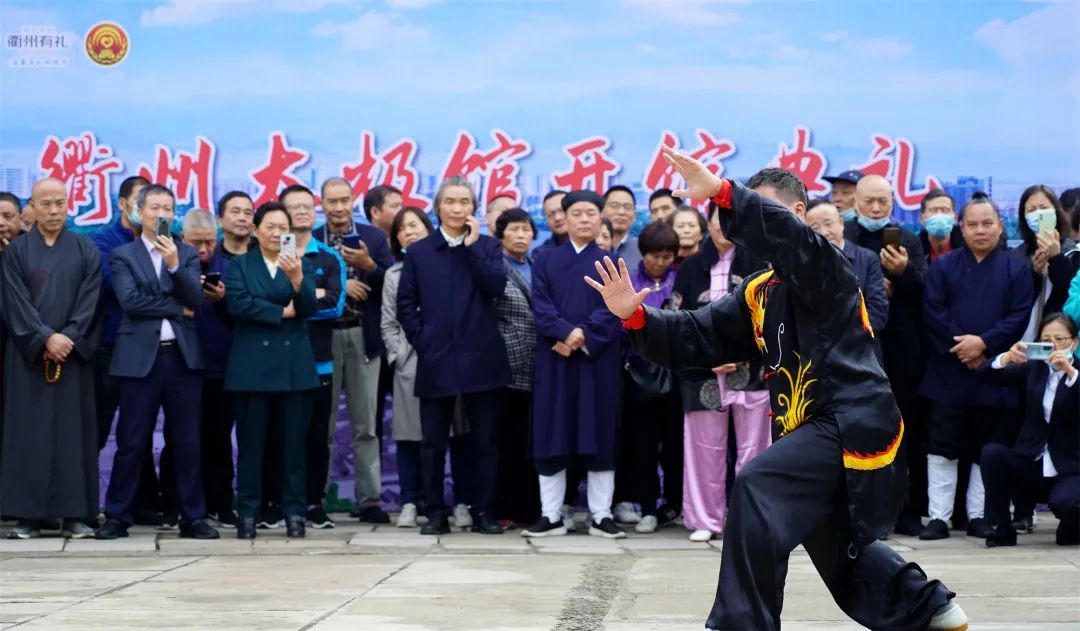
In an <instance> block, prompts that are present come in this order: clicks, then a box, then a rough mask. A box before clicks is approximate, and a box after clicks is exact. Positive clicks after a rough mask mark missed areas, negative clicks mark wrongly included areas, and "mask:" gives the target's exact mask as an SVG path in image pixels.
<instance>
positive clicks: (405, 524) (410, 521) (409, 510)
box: [397, 502, 416, 528]
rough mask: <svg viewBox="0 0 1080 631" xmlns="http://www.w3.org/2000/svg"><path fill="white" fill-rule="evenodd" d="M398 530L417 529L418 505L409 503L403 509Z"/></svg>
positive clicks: (398, 522) (398, 520)
mask: <svg viewBox="0 0 1080 631" xmlns="http://www.w3.org/2000/svg"><path fill="white" fill-rule="evenodd" d="M397 527H398V528H416V504H413V503H412V502H409V503H408V504H404V505H402V507H401V514H400V515H398V518H397Z"/></svg>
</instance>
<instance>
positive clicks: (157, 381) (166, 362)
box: [105, 346, 206, 525]
mask: <svg viewBox="0 0 1080 631" xmlns="http://www.w3.org/2000/svg"><path fill="white" fill-rule="evenodd" d="M159 408H164V410H165V434H166V437H167V440H168V442H169V446H170V449H171V450H172V452H173V457H171V458H168V459H166V458H164V457H163V458H162V465H161V466H162V471H163V472H164V471H168V472H170V473H171V474H173V475H175V477H174V478H171V479H167V480H166V481H165V482H164V483H163V486H164V487H165V488H167V489H168V491H169V494H168V497H169V498H170V499H171V502H172V503H173V504H174V505H175V506H177V508H178V510H179V513H180V517H181V520H182V521H185V522H190V521H192V520H195V519H201V518H203V517H205V516H206V503H205V499H204V496H203V484H202V455H201V453H200V452H201V441H200V438H199V430H200V427H199V425H200V420H199V417H200V415H201V413H202V375H201V374H200V373H199V372H197V371H194V370H191V369H190V368H188V367H187V364H186V363H185V360H184V357H183V355H182V354H181V353H180V348H179V347H178V346H171V347H163V348H162V349H161V351H159V352H158V354H157V357H156V358H155V360H154V364H153V366H152V367H151V368H150V372H149V373H148V374H147V375H146V376H145V377H143V378H140V379H122V380H121V381H120V420H119V422H118V423H117V424H116V458H115V459H114V460H113V471H112V478H111V479H110V480H109V490H108V493H106V496H105V500H106V501H105V504H106V507H105V513H106V515H108V516H109V517H110V518H112V519H116V520H118V521H120V522H122V523H124V524H126V525H130V524H132V523H133V522H134V506H135V497H136V494H137V489H138V483H139V478H140V476H141V473H140V470H141V469H142V467H143V465H144V463H145V458H146V455H145V454H146V447H147V445H149V444H150V441H151V440H152V438H153V435H154V427H155V426H156V425H157V417H158V409H159ZM163 499H164V498H163ZM167 510H170V512H171V511H172V510H174V509H171V508H170V507H167Z"/></svg>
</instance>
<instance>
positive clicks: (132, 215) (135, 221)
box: [128, 204, 142, 226]
mask: <svg viewBox="0 0 1080 631" xmlns="http://www.w3.org/2000/svg"><path fill="white" fill-rule="evenodd" d="M128 221H130V222H131V225H133V226H141V225H142V221H140V220H139V211H138V210H137V209H136V208H135V204H132V205H131V212H129V213H128Z"/></svg>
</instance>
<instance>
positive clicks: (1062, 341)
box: [1039, 335, 1073, 347]
mask: <svg viewBox="0 0 1080 631" xmlns="http://www.w3.org/2000/svg"><path fill="white" fill-rule="evenodd" d="M1072 340H1073V338H1071V337H1065V336H1064V335H1059V336H1058V337H1043V338H1042V339H1041V340H1039V341H1040V342H1042V343H1043V344H1053V345H1054V346H1055V347H1058V346H1065V345H1066V344H1068V343H1069V342H1071V341H1072Z"/></svg>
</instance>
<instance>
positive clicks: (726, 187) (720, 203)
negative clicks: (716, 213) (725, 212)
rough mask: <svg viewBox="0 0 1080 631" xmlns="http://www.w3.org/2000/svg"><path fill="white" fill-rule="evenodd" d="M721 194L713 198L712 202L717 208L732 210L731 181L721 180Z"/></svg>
mask: <svg viewBox="0 0 1080 631" xmlns="http://www.w3.org/2000/svg"><path fill="white" fill-rule="evenodd" d="M721 182H722V183H721V184H720V192H719V193H717V194H716V195H714V196H713V198H712V201H713V203H714V204H716V206H717V208H724V209H730V208H731V180H728V179H724V180H721Z"/></svg>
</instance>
